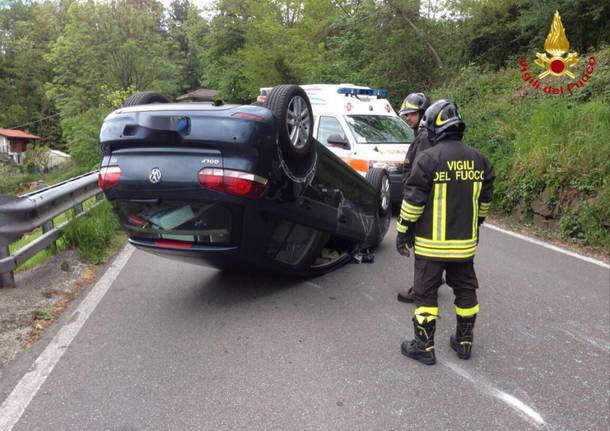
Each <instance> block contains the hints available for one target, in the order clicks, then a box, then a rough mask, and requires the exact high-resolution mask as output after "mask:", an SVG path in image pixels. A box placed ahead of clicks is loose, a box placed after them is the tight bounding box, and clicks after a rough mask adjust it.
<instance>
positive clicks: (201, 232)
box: [114, 201, 241, 245]
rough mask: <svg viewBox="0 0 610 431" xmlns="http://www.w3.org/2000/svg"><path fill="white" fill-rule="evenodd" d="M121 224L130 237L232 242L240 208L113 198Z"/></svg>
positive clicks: (223, 243) (200, 203)
mask: <svg viewBox="0 0 610 431" xmlns="http://www.w3.org/2000/svg"><path fill="white" fill-rule="evenodd" d="M114 205H115V208H116V209H117V212H118V215H119V219H120V220H121V223H122V224H123V226H124V227H125V229H127V231H129V232H130V236H131V237H133V238H137V239H147V240H158V239H166V240H178V241H188V242H193V243H196V244H214V245H231V244H235V243H236V242H237V241H238V239H239V233H238V229H236V228H235V227H236V225H238V224H239V223H240V222H241V220H240V219H241V217H240V216H239V211H238V210H236V209H235V208H233V207H232V206H230V205H223V204H220V203H218V202H186V201H169V202H163V203H136V202H130V201H115V203H114Z"/></svg>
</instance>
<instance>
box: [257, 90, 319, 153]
mask: <svg viewBox="0 0 610 431" xmlns="http://www.w3.org/2000/svg"><path fill="white" fill-rule="evenodd" d="M266 106H267V108H268V109H270V110H271V112H273V115H274V116H275V118H276V120H277V124H278V129H279V138H280V146H281V149H282V153H283V155H284V158H287V159H291V160H301V159H305V158H306V157H307V156H308V154H309V153H310V152H311V149H312V148H313V147H314V139H313V111H312V109H311V103H310V102H309V98H308V97H307V94H306V93H305V90H303V89H302V88H301V87H299V86H298V85H278V86H277V87H273V89H272V90H271V93H270V94H269V96H268V98H267V101H266Z"/></svg>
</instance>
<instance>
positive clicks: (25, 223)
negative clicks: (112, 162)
mask: <svg viewBox="0 0 610 431" xmlns="http://www.w3.org/2000/svg"><path fill="white" fill-rule="evenodd" d="M97 174H98V173H97V171H92V172H89V173H86V174H83V175H80V176H78V177H74V178H71V179H69V180H67V181H64V182H62V183H59V184H55V185H53V186H50V187H46V188H44V189H41V190H37V191H35V192H32V193H28V194H25V195H22V196H9V195H0V287H8V286H10V287H15V276H14V273H13V271H14V270H15V268H16V267H17V266H19V265H21V264H22V263H23V262H25V261H26V260H28V259H29V258H31V257H32V256H34V255H35V254H36V253H38V252H40V251H42V250H44V249H45V248H47V247H49V246H51V245H54V244H55V241H56V240H57V239H58V238H59V236H60V234H61V228H62V227H63V226H65V225H66V224H67V223H69V222H70V221H71V220H68V221H67V222H65V223H63V224H61V225H60V226H54V223H53V219H54V218H55V217H57V216H59V215H61V214H63V213H65V212H66V211H69V210H71V209H74V213H75V216H76V217H79V216H81V215H82V214H84V213H86V212H87V211H88V210H84V209H83V205H82V204H83V202H84V201H86V200H87V199H89V198H91V197H93V196H97V199H98V202H97V203H99V202H100V201H101V200H102V199H103V198H102V196H103V195H102V194H101V191H100V189H99V187H98V186H97ZM97 203H96V205H97ZM89 209H90V208H89ZM39 227H42V235H41V236H40V237H38V238H36V239H35V240H34V241H32V242H30V243H29V244H27V245H25V246H23V247H22V248H21V249H19V250H17V251H16V252H15V253H14V254H13V255H11V253H10V250H9V245H10V244H12V243H13V242H15V241H17V240H18V239H19V238H21V236H22V235H23V234H26V233H29V232H32V231H34V230H35V229H37V228H39Z"/></svg>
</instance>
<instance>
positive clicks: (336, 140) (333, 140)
mask: <svg viewBox="0 0 610 431" xmlns="http://www.w3.org/2000/svg"><path fill="white" fill-rule="evenodd" d="M326 143H327V144H328V145H333V146H335V147H340V148H343V149H346V150H349V149H350V146H349V142H347V139H345V138H344V137H343V136H341V135H339V134H336V135H330V136H329V137H328V139H327V140H326Z"/></svg>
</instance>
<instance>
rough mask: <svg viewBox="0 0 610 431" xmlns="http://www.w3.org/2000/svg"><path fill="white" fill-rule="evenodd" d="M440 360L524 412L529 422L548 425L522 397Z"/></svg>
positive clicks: (474, 383)
mask: <svg viewBox="0 0 610 431" xmlns="http://www.w3.org/2000/svg"><path fill="white" fill-rule="evenodd" d="M438 361H439V362H440V363H441V364H443V365H445V366H447V367H448V368H449V369H451V370H452V371H453V372H455V373H456V374H458V375H460V376H461V377H463V378H464V379H466V380H468V381H469V382H470V383H472V384H473V385H475V386H478V387H479V389H480V390H481V391H482V392H484V393H487V394H489V395H491V396H493V397H495V398H497V399H499V400H500V401H503V402H505V403H506V404H508V405H509V406H510V407H512V408H513V409H515V410H517V411H518V412H519V413H522V415H523V416H524V418H525V419H527V420H528V422H531V423H533V424H534V425H536V426H538V427H540V426H546V425H547V424H546V422H545V421H544V419H543V418H542V416H541V415H540V413H538V412H537V411H536V410H534V409H533V408H531V407H530V406H528V405H527V404H525V403H524V402H523V401H521V400H520V399H518V398H516V397H514V396H512V395H510V394H508V393H506V392H504V391H501V390H500V389H497V388H495V387H494V386H493V385H491V384H490V383H487V382H486V381H484V380H483V379H481V378H475V377H474V376H472V375H471V374H470V373H468V371H466V370H464V369H463V368H460V367H459V366H457V365H456V364H454V363H451V362H448V361H445V360H438Z"/></svg>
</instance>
